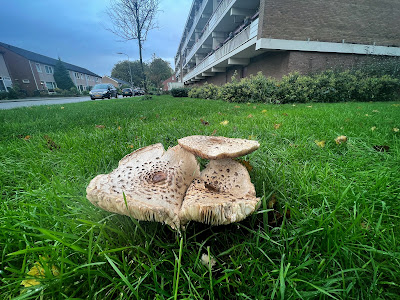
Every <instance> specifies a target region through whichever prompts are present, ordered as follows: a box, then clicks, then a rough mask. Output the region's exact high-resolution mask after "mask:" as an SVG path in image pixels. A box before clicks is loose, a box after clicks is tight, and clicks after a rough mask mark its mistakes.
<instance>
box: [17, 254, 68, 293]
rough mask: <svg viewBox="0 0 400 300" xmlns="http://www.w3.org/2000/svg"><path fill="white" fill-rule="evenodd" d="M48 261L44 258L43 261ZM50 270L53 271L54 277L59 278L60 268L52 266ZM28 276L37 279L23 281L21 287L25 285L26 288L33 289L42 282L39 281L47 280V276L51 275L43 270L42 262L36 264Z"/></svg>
mask: <svg viewBox="0 0 400 300" xmlns="http://www.w3.org/2000/svg"><path fill="white" fill-rule="evenodd" d="M46 260H47V259H46V258H42V261H46ZM48 267H49V266H48ZM50 269H51V273H52V275H53V276H55V277H57V276H59V275H60V271H59V270H58V268H57V267H56V266H54V265H52V266H51V268H50ZM26 274H27V275H29V276H32V277H35V278H31V279H25V280H22V281H21V285H23V286H24V287H31V286H35V285H39V284H40V281H39V280H38V279H40V278H45V277H46V275H49V274H46V271H45V269H44V268H43V265H42V263H41V262H35V264H34V265H33V267H32V268H31V269H30V270H29V272H28V273H26ZM36 278H38V279H36Z"/></svg>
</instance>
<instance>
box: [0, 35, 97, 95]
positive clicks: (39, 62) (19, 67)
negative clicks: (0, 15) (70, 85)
mask: <svg viewBox="0 0 400 300" xmlns="http://www.w3.org/2000/svg"><path fill="white" fill-rule="evenodd" d="M56 63H57V59H54V58H50V57H48V56H44V55H41V54H37V53H34V52H31V51H28V50H24V49H21V48H18V47H14V46H11V45H8V44H5V43H1V42H0V77H1V79H0V90H1V89H2V86H4V90H6V89H7V88H9V87H11V85H12V84H18V86H19V88H20V89H22V90H25V91H26V93H27V94H28V95H33V94H34V92H35V91H48V92H52V91H54V89H55V88H56V87H57V84H56V82H55V80H54V76H53V73H54V66H55V65H56ZM63 64H64V65H65V67H66V69H67V70H68V73H69V76H70V77H71V79H72V81H73V82H74V84H75V86H76V87H77V89H78V90H79V91H81V92H82V91H85V90H90V89H91V87H93V86H94V85H95V84H97V83H101V77H100V76H99V75H97V74H95V73H93V72H91V71H89V70H87V69H85V68H82V67H78V66H75V65H72V64H69V63H65V62H63Z"/></svg>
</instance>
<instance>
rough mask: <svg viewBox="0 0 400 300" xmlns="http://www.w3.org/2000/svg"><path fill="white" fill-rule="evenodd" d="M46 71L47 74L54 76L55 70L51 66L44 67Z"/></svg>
mask: <svg viewBox="0 0 400 300" xmlns="http://www.w3.org/2000/svg"><path fill="white" fill-rule="evenodd" d="M44 69H45V70H46V73H47V74H53V68H52V67H50V66H44Z"/></svg>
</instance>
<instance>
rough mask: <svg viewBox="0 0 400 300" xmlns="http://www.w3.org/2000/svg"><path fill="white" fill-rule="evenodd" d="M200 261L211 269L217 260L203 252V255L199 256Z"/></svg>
mask: <svg viewBox="0 0 400 300" xmlns="http://www.w3.org/2000/svg"><path fill="white" fill-rule="evenodd" d="M201 263H202V264H203V265H204V266H206V267H208V266H210V268H211V269H212V267H214V266H215V264H216V263H217V261H216V260H215V258H214V257H212V256H211V257H210V256H208V254H206V253H203V255H202V256H201Z"/></svg>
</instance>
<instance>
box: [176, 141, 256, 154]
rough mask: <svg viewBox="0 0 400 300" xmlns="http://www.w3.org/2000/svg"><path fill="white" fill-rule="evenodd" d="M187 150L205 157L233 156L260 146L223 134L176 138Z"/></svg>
mask: <svg viewBox="0 0 400 300" xmlns="http://www.w3.org/2000/svg"><path fill="white" fill-rule="evenodd" d="M178 143H179V145H181V146H182V147H183V148H185V149H186V150H187V151H189V152H191V153H193V154H195V155H197V156H200V157H201V158H205V159H223V158H234V157H238V156H242V155H246V154H249V153H251V152H253V151H255V150H257V149H258V147H260V144H259V143H258V142H257V141H253V140H245V139H234V138H226V137H223V136H204V135H192V136H187V137H184V138H181V139H179V140H178Z"/></svg>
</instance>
